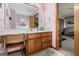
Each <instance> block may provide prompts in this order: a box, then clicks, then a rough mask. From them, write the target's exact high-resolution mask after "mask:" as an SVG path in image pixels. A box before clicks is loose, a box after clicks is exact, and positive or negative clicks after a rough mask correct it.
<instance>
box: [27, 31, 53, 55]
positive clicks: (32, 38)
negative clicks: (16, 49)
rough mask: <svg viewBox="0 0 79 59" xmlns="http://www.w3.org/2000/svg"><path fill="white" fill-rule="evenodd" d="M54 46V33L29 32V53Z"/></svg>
mask: <svg viewBox="0 0 79 59" xmlns="http://www.w3.org/2000/svg"><path fill="white" fill-rule="evenodd" d="M50 46H52V33H51V32H44V33H36V34H28V42H27V47H28V48H27V51H28V55H30V54H32V53H35V52H37V51H40V50H41V49H44V48H48V47H50Z"/></svg>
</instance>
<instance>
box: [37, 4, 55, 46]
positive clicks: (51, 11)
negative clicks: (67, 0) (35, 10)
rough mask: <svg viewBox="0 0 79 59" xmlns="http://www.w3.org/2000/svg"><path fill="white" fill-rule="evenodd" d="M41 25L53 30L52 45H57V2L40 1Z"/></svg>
mask: <svg viewBox="0 0 79 59" xmlns="http://www.w3.org/2000/svg"><path fill="white" fill-rule="evenodd" d="M37 6H38V7H39V27H41V26H44V27H45V29H47V30H51V31H52V32H53V36H52V46H53V47H56V4H55V3H45V4H44V3H39V4H37Z"/></svg>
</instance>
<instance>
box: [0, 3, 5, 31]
mask: <svg viewBox="0 0 79 59" xmlns="http://www.w3.org/2000/svg"><path fill="white" fill-rule="evenodd" d="M3 30H4V4H2V7H1V8H0V32H2V31H3Z"/></svg>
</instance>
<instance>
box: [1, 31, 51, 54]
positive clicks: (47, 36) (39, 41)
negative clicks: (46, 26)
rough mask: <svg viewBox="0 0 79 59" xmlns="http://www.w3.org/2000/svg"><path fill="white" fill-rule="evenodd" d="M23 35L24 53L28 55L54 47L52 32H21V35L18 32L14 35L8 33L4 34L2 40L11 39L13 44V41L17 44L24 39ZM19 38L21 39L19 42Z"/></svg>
mask: <svg viewBox="0 0 79 59" xmlns="http://www.w3.org/2000/svg"><path fill="white" fill-rule="evenodd" d="M0 35H1V34H0ZM22 35H23V36H24V37H23V39H24V40H25V50H24V52H25V54H26V55H31V54H33V53H35V52H38V51H40V50H42V49H45V48H48V47H51V46H52V32H51V31H37V32H21V33H17V32H16V33H13V34H12V33H11V32H9V33H8V32H7V33H6V34H5V33H4V35H3V34H2V36H0V40H2V41H3V40H6V39H10V41H11V42H12V41H14V42H16V41H18V40H19V39H20V38H22ZM14 36H15V37H14ZM6 37H7V38H6ZM8 37H10V38H8ZM17 38H19V39H18V40H17ZM4 42H5V41H4ZM15 46H17V45H15ZM10 48H11V47H10Z"/></svg>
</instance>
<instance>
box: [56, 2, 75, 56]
mask: <svg viewBox="0 0 79 59" xmlns="http://www.w3.org/2000/svg"><path fill="white" fill-rule="evenodd" d="M57 11H58V13H57V14H58V15H57V16H58V20H57V21H56V22H57V24H56V25H57V26H56V28H57V33H56V34H57V38H56V39H57V42H56V43H57V49H62V50H63V51H65V52H68V53H70V54H72V55H73V54H74V51H73V50H74V4H73V3H59V4H57Z"/></svg>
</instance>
